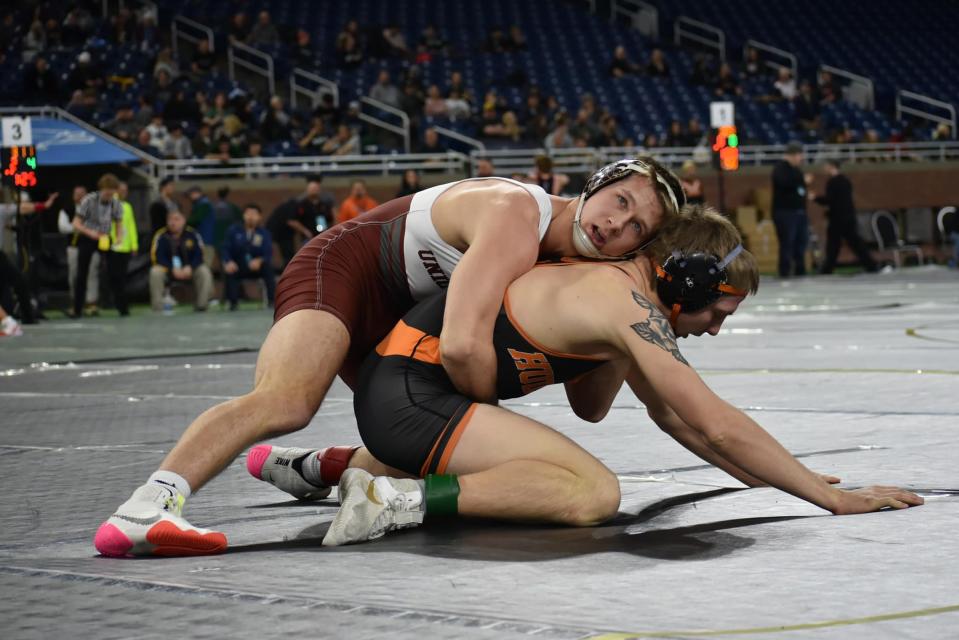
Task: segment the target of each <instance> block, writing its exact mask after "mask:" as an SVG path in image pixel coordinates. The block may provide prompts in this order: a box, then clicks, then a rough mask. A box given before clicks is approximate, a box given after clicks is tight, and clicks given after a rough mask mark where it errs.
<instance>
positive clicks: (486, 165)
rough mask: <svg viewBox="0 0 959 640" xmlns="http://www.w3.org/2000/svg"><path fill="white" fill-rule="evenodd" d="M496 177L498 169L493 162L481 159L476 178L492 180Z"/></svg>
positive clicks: (477, 163) (478, 161)
mask: <svg viewBox="0 0 959 640" xmlns="http://www.w3.org/2000/svg"><path fill="white" fill-rule="evenodd" d="M494 176H496V167H495V166H493V161H492V160H490V159H489V158H479V159H478V160H477V161H476V177H477V178H492V177H494Z"/></svg>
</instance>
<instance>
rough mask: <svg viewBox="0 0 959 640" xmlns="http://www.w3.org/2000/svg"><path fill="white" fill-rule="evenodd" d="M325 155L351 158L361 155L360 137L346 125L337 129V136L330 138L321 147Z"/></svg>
mask: <svg viewBox="0 0 959 640" xmlns="http://www.w3.org/2000/svg"><path fill="white" fill-rule="evenodd" d="M320 151H321V152H322V153H323V155H327V156H349V155H358V154H359V153H360V136H358V135H357V134H356V133H354V132H353V130H352V129H350V128H349V127H348V126H346V125H345V124H341V125H340V126H338V127H337V128H336V135H334V136H332V137H331V138H328V139H327V141H326V142H324V143H323V146H321V147H320Z"/></svg>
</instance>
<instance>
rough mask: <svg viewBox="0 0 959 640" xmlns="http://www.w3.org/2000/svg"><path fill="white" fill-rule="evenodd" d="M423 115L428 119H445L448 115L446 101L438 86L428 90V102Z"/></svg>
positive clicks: (424, 106)
mask: <svg viewBox="0 0 959 640" xmlns="http://www.w3.org/2000/svg"><path fill="white" fill-rule="evenodd" d="M423 113H424V114H425V115H426V116H427V117H428V118H445V117H446V115H447V105H446V99H445V98H443V95H442V94H441V93H440V88H439V86H438V85H435V84H431V85H430V87H429V89H427V90H426V101H425V103H424V104H423Z"/></svg>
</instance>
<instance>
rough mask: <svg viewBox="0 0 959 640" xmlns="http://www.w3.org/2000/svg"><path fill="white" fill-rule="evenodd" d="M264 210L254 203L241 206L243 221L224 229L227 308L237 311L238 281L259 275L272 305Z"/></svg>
mask: <svg viewBox="0 0 959 640" xmlns="http://www.w3.org/2000/svg"><path fill="white" fill-rule="evenodd" d="M262 222H263V212H262V211H261V210H260V206H259V205H257V204H252V203H251V204H248V205H246V206H245V207H244V208H243V224H242V225H241V224H234V225H233V226H231V227H230V228H229V229H228V230H227V232H226V239H225V240H224V242H223V250H222V252H221V254H220V257H221V258H222V260H223V273H224V274H225V275H226V298H227V300H229V301H230V311H236V306H237V301H238V300H239V298H240V280H242V279H251V278H262V279H263V284H264V285H265V286H266V295H267V299H268V300H269V303H270V306H271V307H272V306H273V290H274V288H275V280H274V278H273V265H272V264H270V261H271V259H272V258H273V241H272V238H271V237H270V232H269V231H267V230H266V229H265V228H264V227H263V226H262Z"/></svg>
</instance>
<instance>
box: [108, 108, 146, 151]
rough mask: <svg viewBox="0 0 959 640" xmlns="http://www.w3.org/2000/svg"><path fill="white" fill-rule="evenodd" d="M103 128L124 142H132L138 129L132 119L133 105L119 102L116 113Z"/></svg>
mask: <svg viewBox="0 0 959 640" xmlns="http://www.w3.org/2000/svg"><path fill="white" fill-rule="evenodd" d="M103 128H104V129H105V130H106V131H107V132H108V133H110V134H111V135H114V136H116V137H117V138H119V139H121V140H123V141H124V142H130V143H132V142H133V140H134V137H135V136H136V135H137V132H138V131H139V129H140V127H139V126H137V123H136V121H135V120H134V119H133V105H129V104H121V105H120V106H119V107H118V108H117V112H116V115H115V116H114V117H113V119H112V120H110V121H109V122H107V123H106V124H105V125H104V126H103Z"/></svg>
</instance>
